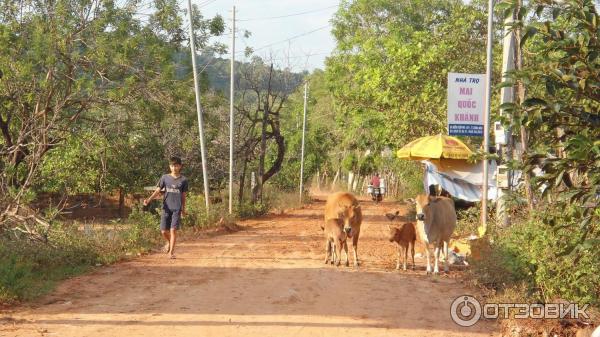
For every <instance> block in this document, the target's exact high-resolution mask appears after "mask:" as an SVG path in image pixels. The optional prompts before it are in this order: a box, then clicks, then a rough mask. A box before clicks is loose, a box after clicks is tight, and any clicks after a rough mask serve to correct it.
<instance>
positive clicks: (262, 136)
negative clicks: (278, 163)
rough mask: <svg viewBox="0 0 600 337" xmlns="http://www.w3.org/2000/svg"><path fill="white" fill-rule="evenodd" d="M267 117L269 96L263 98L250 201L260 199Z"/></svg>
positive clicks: (265, 149)
mask: <svg viewBox="0 0 600 337" xmlns="http://www.w3.org/2000/svg"><path fill="white" fill-rule="evenodd" d="M268 118H269V96H267V97H266V98H265V105H264V107H263V119H262V125H261V132H260V153H259V157H258V174H257V175H256V180H257V181H256V186H255V187H254V189H253V190H252V202H253V203H255V202H257V201H259V200H261V201H262V188H263V176H264V173H265V155H266V153H267V122H268Z"/></svg>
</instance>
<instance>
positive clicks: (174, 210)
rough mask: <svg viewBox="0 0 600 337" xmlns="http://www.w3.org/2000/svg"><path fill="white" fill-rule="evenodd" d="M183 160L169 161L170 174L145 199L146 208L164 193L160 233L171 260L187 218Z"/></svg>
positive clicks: (185, 179)
mask: <svg viewBox="0 0 600 337" xmlns="http://www.w3.org/2000/svg"><path fill="white" fill-rule="evenodd" d="M181 167H182V164H181V158H179V157H171V158H170V159H169V168H170V170H171V173H170V174H165V175H163V176H162V177H160V180H159V181H158V184H157V185H156V189H155V190H154V192H153V193H152V195H151V196H150V197H149V198H148V199H144V206H147V205H148V204H149V203H150V202H151V201H152V200H154V199H157V198H158V196H159V195H160V193H161V192H164V197H163V206H162V209H163V211H162V215H161V217H160V232H161V234H162V236H163V237H164V238H165V240H167V243H166V245H165V249H164V250H165V252H166V253H168V254H169V258H171V259H174V258H175V239H176V232H177V230H178V229H179V226H180V223H181V218H183V217H184V216H185V193H186V192H187V191H188V181H187V178H186V177H184V176H182V175H181Z"/></svg>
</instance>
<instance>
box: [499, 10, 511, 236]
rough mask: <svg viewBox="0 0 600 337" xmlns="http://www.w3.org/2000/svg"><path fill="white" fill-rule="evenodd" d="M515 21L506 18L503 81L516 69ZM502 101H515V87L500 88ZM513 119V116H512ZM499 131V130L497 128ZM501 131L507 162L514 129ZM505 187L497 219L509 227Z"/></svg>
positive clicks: (509, 180) (502, 152)
mask: <svg viewBox="0 0 600 337" xmlns="http://www.w3.org/2000/svg"><path fill="white" fill-rule="evenodd" d="M513 22H514V14H513V15H511V16H509V17H507V18H506V19H505V20H504V32H505V34H504V39H503V40H502V79H503V81H506V80H508V75H507V74H508V72H509V71H511V70H513V69H514V65H515V61H514V56H515V55H514V53H515V37H514V34H513V32H512V31H510V29H511V28H510V27H511V25H512V23H513ZM500 100H501V101H500V103H501V104H504V103H510V102H513V101H514V87H512V86H511V87H503V88H502V89H500ZM505 114H507V112H506V111H505V110H504V109H500V115H501V116H503V115H505ZM511 119H512V118H511ZM496 131H498V130H496ZM499 132H504V135H505V140H506V142H505V144H502V145H499V144H498V142H496V145H497V146H499V149H498V150H499V151H498V152H499V153H501V154H502V159H503V160H504V161H505V162H506V161H508V160H510V159H512V148H511V147H512V130H511V129H510V128H509V129H508V130H507V131H506V132H505V130H504V129H502V130H500V131H499ZM496 138H498V137H496ZM511 184H512V174H511V172H510V171H509V172H508V189H507V190H508V191H510V190H511V189H512V186H511ZM505 193H506V192H505V189H504V188H502V187H501V186H498V198H497V201H496V219H497V221H498V223H499V224H500V225H501V226H502V227H507V226H509V225H510V218H509V217H508V212H507V211H506V195H505Z"/></svg>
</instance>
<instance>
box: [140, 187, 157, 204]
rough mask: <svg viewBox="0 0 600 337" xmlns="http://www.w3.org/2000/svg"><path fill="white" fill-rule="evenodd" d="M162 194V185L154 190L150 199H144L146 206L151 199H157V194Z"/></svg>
mask: <svg viewBox="0 0 600 337" xmlns="http://www.w3.org/2000/svg"><path fill="white" fill-rule="evenodd" d="M158 194H160V187H157V188H156V189H155V190H154V192H152V195H151V196H150V197H149V198H148V199H144V206H148V204H149V203H150V201H152V200H154V199H156V196H157V195H158Z"/></svg>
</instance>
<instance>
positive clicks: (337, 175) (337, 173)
mask: <svg viewBox="0 0 600 337" xmlns="http://www.w3.org/2000/svg"><path fill="white" fill-rule="evenodd" d="M339 177H340V169H337V171H335V176H334V177H333V181H332V182H331V189H332V190H333V189H334V188H335V184H336V183H337V181H338V178H339Z"/></svg>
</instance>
